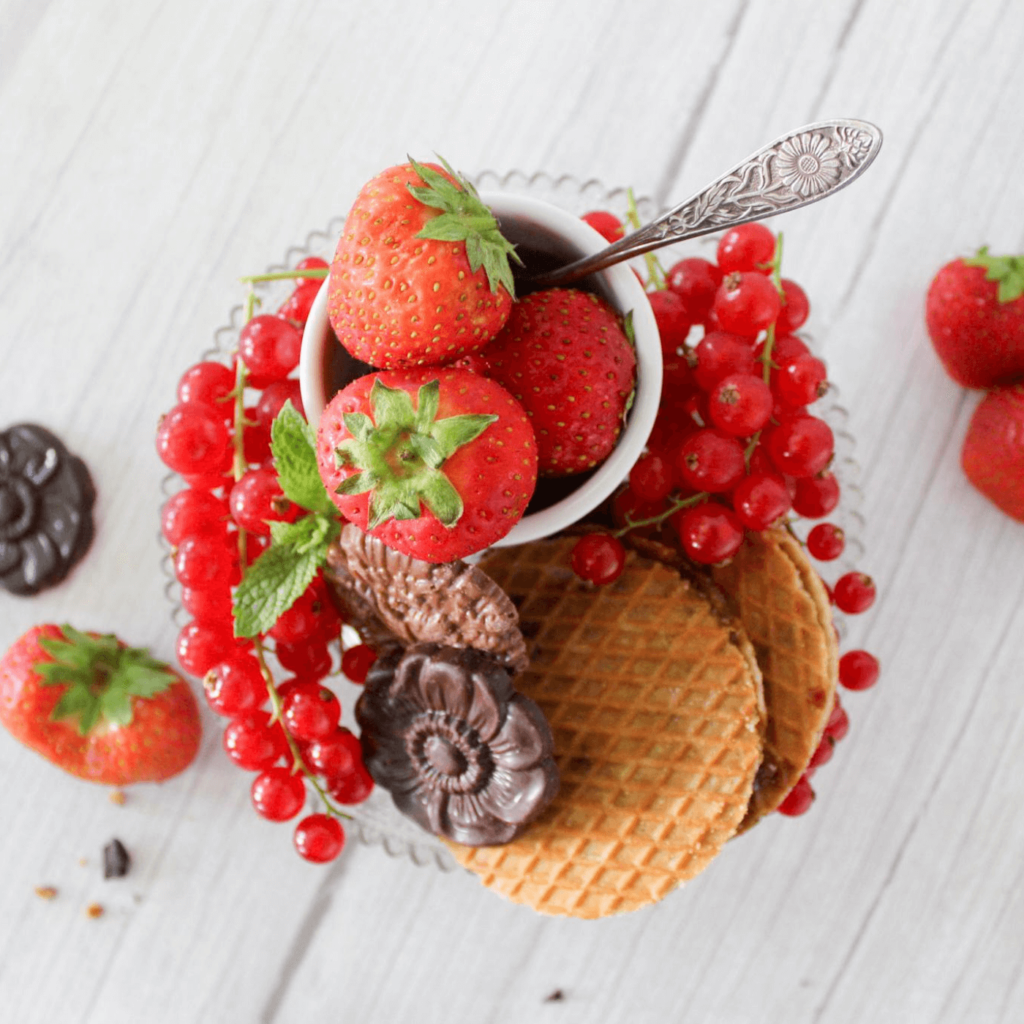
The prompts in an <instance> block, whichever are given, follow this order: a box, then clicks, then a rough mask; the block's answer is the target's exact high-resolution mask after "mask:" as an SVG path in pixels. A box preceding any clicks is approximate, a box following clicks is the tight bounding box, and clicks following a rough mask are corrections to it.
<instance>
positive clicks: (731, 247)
mask: <svg viewBox="0 0 1024 1024" xmlns="http://www.w3.org/2000/svg"><path fill="white" fill-rule="evenodd" d="M716 256H717V259H718V266H719V267H720V268H721V270H722V273H723V274H731V273H733V271H736V270H758V271H760V272H761V273H762V274H767V273H769V272H770V271H771V262H772V260H773V259H774V258H775V235H774V234H772V232H771V231H769V230H768V228H766V227H765V226H764V225H763V224H757V223H754V224H740V225H739V226H738V227H735V228H730V230H728V231H726V233H725V234H724V235H722V238H721V240H720V241H719V243H718V252H717V254H716Z"/></svg>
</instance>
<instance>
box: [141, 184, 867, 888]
mask: <svg viewBox="0 0 1024 1024" xmlns="http://www.w3.org/2000/svg"><path fill="white" fill-rule="evenodd" d="M473 181H474V184H475V185H476V186H477V187H478V188H479V189H480V190H481V191H484V190H486V191H506V192H513V193H518V194H523V195H530V196H534V197H536V198H538V199H543V200H545V201H547V202H550V203H554V204H556V205H558V206H560V207H562V208H563V209H565V210H567V211H569V212H570V213H575V214H584V213H587V212H588V211H591V210H608V211H610V212H612V213H614V214H616V215H617V216H619V217H620V218H622V219H625V217H626V213H627V210H628V208H629V189H628V188H608V187H607V186H606V185H603V184H602V183H601V182H599V181H597V180H596V179H590V180H588V181H580V180H579V179H577V178H574V177H572V176H570V175H561V176H559V177H553V176H551V175H549V174H546V173H544V172H537V173H535V174H529V175H528V174H524V173H523V172H522V171H509V172H508V173H506V174H499V173H497V172H494V171H482V172H481V173H479V174H478V175H476V176H475V177H474V178H473ZM636 208H637V212H638V214H639V216H640V219H641V221H643V222H646V221H648V220H651V219H653V218H654V217H655V216H657V214H658V213H659V212H660V211H659V210H658V209H657V208H656V206H655V204H654V203H653V201H651V200H650V199H648V198H646V197H642V196H639V197H637V198H636ZM344 223H345V218H344V216H340V217H336V218H334V219H333V220H331V221H330V222H329V223H328V224H327V226H326V227H325V228H324V229H323V230H318V231H312V232H310V233H309V234H308V235H306V237H305V239H304V240H303V241H302V242H300V243H298V244H296V245H293V246H291V247H290V248H289V249H288V251H287V252H286V253H285V254H284V258H283V260H282V261H281V262H280V263H275V264H273V265H271V266H269V267H266V268H265V271H266V272H267V273H272V272H275V271H281V270H287V269H291V268H294V267H295V266H296V265H297V264H298V262H299V261H300V260H302V259H303V258H305V257H306V256H320V257H322V258H323V259H326V260H328V261H329V260H330V258H331V256H332V255H333V253H334V248H335V245H336V244H337V239H338V237H339V236H340V234H341V230H342V227H343V225H344ZM715 244H716V239H715V238H714V237H710V238H707V237H706V238H703V239H700V240H699V241H696V242H690V243H684V244H683V245H679V246H670V247H667V248H665V249H663V250H660V251H659V252H658V253H657V255H658V258H659V259H660V261H661V263H662V265H663V266H665V267H668V266H670V265H671V264H672V263H673V262H675V261H676V260H678V259H681V258H683V257H684V256H687V255H689V256H693V255H704V256H706V257H713V252H714V248H713V247H714V246H715ZM636 263H637V269H638V270H640V271H643V260H642V259H641V260H638V261H636ZM252 272H253V273H257V272H260V270H259V268H252ZM293 286H294V282H292V281H287V280H285V281H271V282H266V283H262V284H259V285H257V288H256V293H257V296H258V298H259V300H260V311H262V312H272V311H274V310H276V309H277V308H278V306H280V305H281V304H282V303H283V302H284V301H285V299H286V298H287V297H288V295H289V294H290V292H291V290H292V288H293ZM244 298H245V294H244V292H241V291H240V294H239V299H240V301H239V302H238V303H237V304H236V305H234V306H233V307H232V308H231V310H230V312H229V314H228V319H227V323H226V324H224V326H222V327H220V328H218V329H217V330H216V331H215V332H214V335H213V344H212V346H211V347H210V348H208V349H206V350H205V351H204V352H202V353H197V355H196V358H197V360H198V359H215V360H219V361H221V362H229V361H230V359H231V356H232V353H233V352H234V351H235V350H236V349H237V346H238V333H239V331H240V330H241V328H242V326H243V324H244V320H245V306H244V302H243V301H242V300H244ZM813 315H814V314H813V309H812V313H811V320H812V322H813ZM799 333H800V336H801V337H802V338H803V339H804V341H805V342H807V344H808V345H809V346H810V347H811V348H812V349H813V348H814V341H813V337H812V336H810V335H808V334H807V333H806V332H804V331H801V332H799ZM254 400H255V399H254ZM246 404H251V403H250V402H248V401H247V403H246ZM814 412H815V414H816V415H818V416H821V417H823V418H824V419H825V420H827V421H828V423H829V425H830V426H831V427H832V430H833V432H834V434H835V438H836V454H835V460H834V462H833V466H832V469H833V472H834V473H835V474H836V477H837V478H838V480H839V482H840V486H841V488H842V499H841V501H840V504H839V507H838V508H837V509H836V511H835V513H833V514H831V515H830V516H829V517H828V521H829V522H832V523H835V524H836V525H838V526H841V527H842V529H843V530H844V531H845V534H846V549H845V551H844V553H843V555H842V557H841V558H840V559H837V560H836V561H835V562H832V563H830V571H829V575H830V577H832V578H833V579H834V578H837V577H838V576H840V575H842V574H843V573H845V572H849V571H852V570H853V569H854V568H856V567H857V565H858V564H859V563H860V562H861V560H862V556H863V545H862V543H861V540H860V535H861V533H862V528H863V519H862V517H861V515H860V512H859V507H860V504H861V492H860V489H859V487H858V486H857V480H858V477H859V467H858V466H857V463H856V461H855V459H854V454H853V453H854V441H853V437H852V436H851V435H850V433H849V432H848V430H847V429H846V423H847V419H848V414H847V412H846V410H845V409H844V408H843V406H842V404H841V402H840V400H839V391H838V388H836V387H835V385H834V384H833V385H832V386H831V387H830V389H829V391H828V393H827V394H826V396H825V397H824V398H822V399H820V400H819V402H818V403H817V404H816V405H815V407H814ZM182 486H183V482H182V481H181V479H180V477H178V476H176V475H174V474H168V476H166V477H165V478H164V481H163V488H162V489H163V500H166V498H167V497H169V496H170V495H171V494H173V493H175V491H177V490H178V489H180V488H181V487H182ZM796 532H797V534H798V535H799V536H800V537H803V536H804V535H805V534H806V529H804V528H803V527H802V526H801V524H800V521H798V522H797V524H796ZM160 543H161V546H162V549H163V552H164V555H163V559H162V563H161V564H162V568H163V571H164V574H165V576H166V577H167V584H166V586H165V593H166V595H167V599H168V601H169V603H170V604H171V606H172V617H173V619H174V621H175V623H176V624H177V625H178V626H179V627H180V626H184V625H185V623H186V621H187V619H188V616H187V615H186V614H185V612H184V610H183V609H182V607H181V601H180V587H179V584H178V582H177V580H176V579H175V577H174V569H173V564H172V560H171V552H170V548H169V546H168V545H167V543H166V541H164V539H163V537H162V536H161V537H160ZM835 620H836V626H837V628H838V630H839V634H840V638H842V637H843V635H844V634H845V621H844V616H843V614H842V613H841V612H838V611H836V612H835ZM347 628H348V627H346V629H347ZM353 637H354V634H353ZM270 661H271V664H272V666H273V667H274V668H275V669H276V668H277V666H276V663H274V662H273V659H272V658H271V659H270ZM285 674H286V673H283V672H282V673H280V675H278V674H277V673H275V675H278V678H283V676H284V675H285ZM330 685H331V687H332V688H333V689H334V690H335V692H336V693H337V695H338V697H339V699H340V700H341V703H342V707H343V709H344V716H343V722H344V724H346V725H348V726H350V727H354V725H355V722H354V719H353V718H352V708H353V706H354V704H355V701H356V698H357V697H358V694H359V688H358V687H357V686H354V685H353V684H351V683H349V682H348V681H347V680H346V679H345V677H344V676H342V675H341V674H340V672H339V673H337V674H335V675H332V676H331V677H330ZM346 809H347V810H348V811H349V813H350V814H351V815H352V821H351V822H348V823H346V826H345V827H346V832H347V834H348V836H349V838H350V839H357V840H359V841H360V842H363V843H365V844H367V845H373V846H380V847H381V848H382V849H383V850H384V852H385V853H387V854H388V855H389V856H392V857H408V858H409V859H410V860H411V861H412V862H413V863H415V864H418V865H432V866H434V867H436V868H438V869H440V870H442V871H454V870H456V868H457V867H458V865H457V864H456V863H455V860H454V859H453V858H452V856H451V854H450V853H449V852H448V850H447V848H446V847H445V846H444V845H443V843H441V842H440V840H438V839H436V838H435V837H434V836H431V835H429V834H427V833H425V832H423V831H422V830H421V829H420V828H419V827H418V826H416V825H414V824H413V823H412V822H411V821H410V820H409V819H408V818H406V817H405V816H404V815H402V814H400V813H399V812H398V811H397V810H396V809H395V807H394V805H393V804H392V802H391V797H390V795H389V794H388V793H387V792H386V791H384V790H381V789H380V788H379V787H378V788H376V789H375V790H374V792H373V794H372V795H371V796H370V798H369V799H368V800H366V801H365V802H364V803H362V804H359V805H356V806H354V807H350V808H346Z"/></svg>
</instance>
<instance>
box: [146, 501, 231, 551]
mask: <svg viewBox="0 0 1024 1024" xmlns="http://www.w3.org/2000/svg"><path fill="white" fill-rule="evenodd" d="M230 516H231V513H230V511H229V509H228V505H227V502H226V501H222V500H221V499H220V498H215V497H214V496H213V495H212V494H211V493H210V492H209V491H197V490H195V489H193V488H191V487H186V488H185V490H183V491H178V493H177V494H173V495H171V497H169V498H168V499H167V501H165V502H164V507H163V509H162V510H161V512H160V529H161V532H162V533H163V535H164V538H165V539H166V540H167V543H168V544H170V545H171V546H172V547H177V546H178V545H179V544H180V543H181V542H182V541H183V540H184V539H185V538H186V537H190V536H194V535H195V534H199V533H214V534H224V535H226V534H227V528H228V520H229V518H230Z"/></svg>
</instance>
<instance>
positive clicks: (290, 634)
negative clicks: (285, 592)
mask: <svg viewBox="0 0 1024 1024" xmlns="http://www.w3.org/2000/svg"><path fill="white" fill-rule="evenodd" d="M324 602H325V597H324V595H323V593H322V592H321V590H320V588H319V587H318V586H316V585H315V583H314V584H310V586H308V587H307V588H306V589H305V590H304V591H303V592H302V593H301V594H300V595H299V596H298V598H297V599H296V601H295V603H294V604H292V606H291V607H290V608H288V609H286V610H285V611H283V612H282V613H281V615H280V616H279V617H278V620H277V622H275V623H274V625H273V626H271V627H270V629H269V630H268V631H267V635H268V636H272V637H273V638H274V639H275V640H278V641H280V642H281V643H285V644H297V643H300V642H301V641H303V640H306V639H308V638H309V637H311V636H313V635H314V634H316V633H318V632H319V631H320V622H321V614H322V608H323V604H324Z"/></svg>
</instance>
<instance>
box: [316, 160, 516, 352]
mask: <svg viewBox="0 0 1024 1024" xmlns="http://www.w3.org/2000/svg"><path fill="white" fill-rule="evenodd" d="M510 254H512V255H513V256H514V249H513V246H512V245H511V244H510V243H509V242H508V241H506V240H505V238H504V237H503V236H502V234H501V232H500V231H499V229H498V222H497V221H496V220H495V219H494V217H493V215H492V214H491V211H490V210H489V209H488V208H487V207H486V206H485V205H484V204H483V203H482V202H481V201H480V198H479V196H478V195H477V193H476V190H475V189H474V188H473V186H472V185H471V184H470V183H469V182H468V181H466V179H465V178H462V177H460V176H458V175H457V174H456V173H455V172H454V171H453V170H452V169H451V167H449V166H448V164H447V163H445V164H444V167H443V168H442V167H438V166H437V165H436V164H419V163H417V162H416V161H415V160H411V161H410V162H409V163H407V164H402V165H401V166H399V167H390V168H388V169H387V170H386V171H383V172H382V173H381V174H379V175H377V177H376V178H374V179H373V180H372V181H369V182H367V183H366V184H365V185H364V186H363V188H362V190H361V191H360V193H359V195H358V196H357V197H356V201H355V204H354V205H353V207H352V209H351V211H350V212H349V215H348V219H347V220H346V221H345V227H344V229H343V231H342V234H341V238H340V240H339V241H338V248H337V250H336V252H335V254H334V262H333V263H332V264H331V272H330V285H329V291H328V304H327V311H328V316H329V318H330V321H331V326H332V327H333V328H334V331H335V333H336V334H337V336H338V340H339V341H340V342H341V343H342V345H344V346H345V348H346V349H347V350H348V351H349V352H350V353H351V354H352V355H353V356H355V357H356V358H357V359H360V360H362V361H363V362H364V363H368V364H369V365H370V366H380V367H384V368H387V369H391V368H395V367H407V366H434V365H439V364H441V363H449V362H452V361H453V360H455V359H458V358H459V357H460V356H462V355H465V354H466V353H469V352H475V351H476V350H477V349H479V348H480V347H481V346H483V345H485V344H486V343H487V342H488V341H489V340H490V339H491V338H492V337H493V336H494V335H495V334H496V333H497V332H498V331H499V330H500V329H501V327H502V325H503V324H504V323H505V321H506V320H507V319H508V314H509V310H510V309H511V307H512V296H513V294H514V287H513V283H512V270H511V268H510V266H509V255H510Z"/></svg>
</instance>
